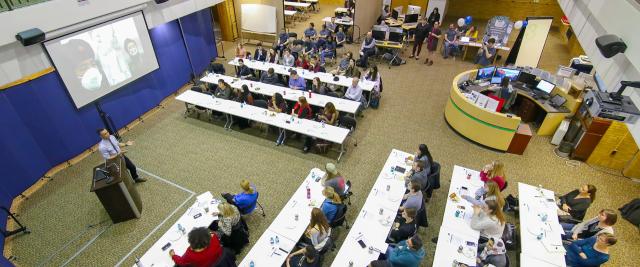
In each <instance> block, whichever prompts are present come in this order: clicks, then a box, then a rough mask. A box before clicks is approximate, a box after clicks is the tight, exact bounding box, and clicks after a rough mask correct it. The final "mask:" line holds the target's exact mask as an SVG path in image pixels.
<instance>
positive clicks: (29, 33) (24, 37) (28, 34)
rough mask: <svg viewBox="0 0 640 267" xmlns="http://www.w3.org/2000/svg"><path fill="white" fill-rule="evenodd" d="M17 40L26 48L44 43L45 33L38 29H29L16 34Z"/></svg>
mask: <svg viewBox="0 0 640 267" xmlns="http://www.w3.org/2000/svg"><path fill="white" fill-rule="evenodd" d="M16 40H18V41H20V43H21V44H22V45H24V46H28V45H32V44H37V43H40V42H42V41H44V32H43V31H42V30H40V29H38V28H33V29H29V30H26V31H23V32H19V33H18V34H16Z"/></svg>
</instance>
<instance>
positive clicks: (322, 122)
mask: <svg viewBox="0 0 640 267" xmlns="http://www.w3.org/2000/svg"><path fill="white" fill-rule="evenodd" d="M320 123H321V124H322V128H324V120H322V121H321V122H320Z"/></svg>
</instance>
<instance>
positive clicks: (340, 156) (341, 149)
mask: <svg viewBox="0 0 640 267" xmlns="http://www.w3.org/2000/svg"><path fill="white" fill-rule="evenodd" d="M342 154H344V142H343V143H342V144H340V154H339V155H338V160H337V161H338V162H340V159H341V158H342Z"/></svg>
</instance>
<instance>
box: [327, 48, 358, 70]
mask: <svg viewBox="0 0 640 267" xmlns="http://www.w3.org/2000/svg"><path fill="white" fill-rule="evenodd" d="M352 59H353V54H352V53H351V52H346V53H344V54H342V59H341V60H340V63H339V64H338V67H337V68H336V69H335V70H333V71H331V72H330V73H331V74H334V75H336V74H337V75H344V74H345V73H346V71H347V69H348V68H349V67H350V66H351V60H352ZM353 65H354V66H355V61H354V62H353Z"/></svg>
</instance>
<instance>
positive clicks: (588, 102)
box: [583, 81, 640, 123]
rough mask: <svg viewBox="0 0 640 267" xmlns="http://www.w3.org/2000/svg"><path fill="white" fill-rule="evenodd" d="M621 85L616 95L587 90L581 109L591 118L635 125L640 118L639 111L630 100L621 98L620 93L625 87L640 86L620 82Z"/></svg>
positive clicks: (636, 83) (624, 97) (626, 97)
mask: <svg viewBox="0 0 640 267" xmlns="http://www.w3.org/2000/svg"><path fill="white" fill-rule="evenodd" d="M621 84H622V86H621V88H620V89H619V90H618V92H616V93H607V92H600V91H596V90H587V92H586V94H585V96H584V107H583V108H585V109H586V110H587V111H588V112H589V114H590V115H591V116H593V117H600V118H604V119H611V120H617V121H622V122H625V123H635V122H636V121H637V120H638V118H640V110H638V107H636V106H635V104H634V103H633V101H631V98H629V97H628V96H623V95H622V92H623V91H624V89H625V87H627V86H632V87H636V86H640V82H627V81H622V82H621Z"/></svg>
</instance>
